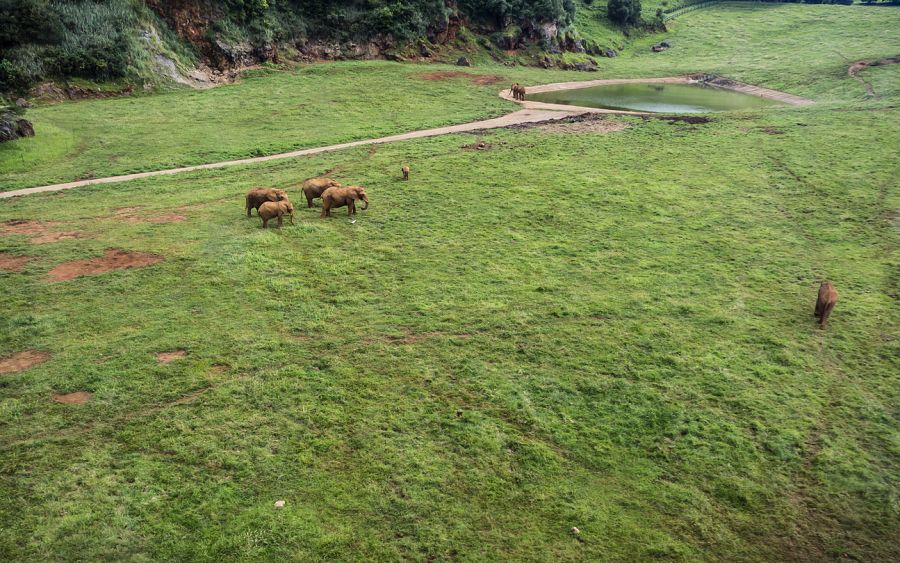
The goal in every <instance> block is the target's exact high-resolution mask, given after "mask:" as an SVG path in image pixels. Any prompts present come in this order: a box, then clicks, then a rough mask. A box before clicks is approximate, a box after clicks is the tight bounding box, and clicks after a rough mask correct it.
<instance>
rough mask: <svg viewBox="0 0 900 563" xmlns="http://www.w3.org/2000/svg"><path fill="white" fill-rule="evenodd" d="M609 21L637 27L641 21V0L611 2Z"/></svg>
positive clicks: (609, 5) (615, 0)
mask: <svg viewBox="0 0 900 563" xmlns="http://www.w3.org/2000/svg"><path fill="white" fill-rule="evenodd" d="M606 8H607V14H608V15H609V19H610V20H612V21H613V22H615V23H617V24H619V25H637V24H638V23H640V21H641V0H609V4H607V7H606Z"/></svg>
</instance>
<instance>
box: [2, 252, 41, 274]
mask: <svg viewBox="0 0 900 563" xmlns="http://www.w3.org/2000/svg"><path fill="white" fill-rule="evenodd" d="M31 260H34V258H33V257H31V256H14V255H12V254H7V253H5V252H0V270H6V271H7V272H21V271H22V268H24V267H25V264H27V263H28V262H30V261H31Z"/></svg>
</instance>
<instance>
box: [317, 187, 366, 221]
mask: <svg viewBox="0 0 900 563" xmlns="http://www.w3.org/2000/svg"><path fill="white" fill-rule="evenodd" d="M358 199H361V200H362V201H364V202H365V205H364V206H363V210H366V209H368V208H369V196H367V195H366V189H365V188H364V187H362V186H344V187H341V188H328V189H327V190H325V193H323V194H322V215H321V216H322V217H331V210H332V209H333V208H335V207H344V206H345V205H346V206H347V215H348V216H352V215H353V214H355V213H356V200H358Z"/></svg>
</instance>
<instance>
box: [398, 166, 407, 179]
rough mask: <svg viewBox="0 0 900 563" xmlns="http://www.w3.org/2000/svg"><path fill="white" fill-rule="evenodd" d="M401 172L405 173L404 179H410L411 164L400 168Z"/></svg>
mask: <svg viewBox="0 0 900 563" xmlns="http://www.w3.org/2000/svg"><path fill="white" fill-rule="evenodd" d="M400 172H402V173H403V179H404V180H409V166H404V167H402V168H401V169H400Z"/></svg>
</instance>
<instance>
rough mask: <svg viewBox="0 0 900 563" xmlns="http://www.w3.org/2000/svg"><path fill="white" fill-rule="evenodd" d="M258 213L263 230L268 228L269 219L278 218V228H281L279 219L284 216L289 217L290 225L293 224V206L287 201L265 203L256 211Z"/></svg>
mask: <svg viewBox="0 0 900 563" xmlns="http://www.w3.org/2000/svg"><path fill="white" fill-rule="evenodd" d="M257 213H259V217H260V219H262V222H263V228H264V229H265V228H267V227H268V226H269V219H272V218H273V217H278V226H279V227H280V226H281V224H282V223H281V218H282V216H284V215H290V216H291V225H293V224H294V204H292V203H291V202H290V201H288V200H284V201H267V202H265V203H263V204H262V205H260V206H259V209H258V210H257Z"/></svg>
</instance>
